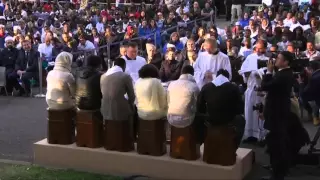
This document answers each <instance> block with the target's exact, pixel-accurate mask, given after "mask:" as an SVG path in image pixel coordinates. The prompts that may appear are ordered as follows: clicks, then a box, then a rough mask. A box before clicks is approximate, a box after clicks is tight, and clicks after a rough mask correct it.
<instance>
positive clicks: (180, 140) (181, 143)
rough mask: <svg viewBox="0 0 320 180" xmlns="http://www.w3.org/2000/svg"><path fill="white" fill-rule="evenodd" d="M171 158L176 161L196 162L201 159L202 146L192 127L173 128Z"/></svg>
mask: <svg viewBox="0 0 320 180" xmlns="http://www.w3.org/2000/svg"><path fill="white" fill-rule="evenodd" d="M170 156H171V157H172V158H176V159H185V160H196V159H198V158H199V157H200V145H199V144H197V140H196V134H195V131H194V128H193V126H192V125H190V126H188V127H185V128H177V127H174V126H171V143H170Z"/></svg>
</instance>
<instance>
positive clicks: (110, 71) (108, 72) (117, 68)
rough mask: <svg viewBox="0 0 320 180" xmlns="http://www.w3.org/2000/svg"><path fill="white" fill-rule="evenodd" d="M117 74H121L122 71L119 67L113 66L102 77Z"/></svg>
mask: <svg viewBox="0 0 320 180" xmlns="http://www.w3.org/2000/svg"><path fill="white" fill-rule="evenodd" d="M117 72H123V69H122V68H121V67H120V66H113V67H112V68H110V69H108V71H107V72H106V73H105V74H104V75H105V76H109V75H111V74H114V73H117Z"/></svg>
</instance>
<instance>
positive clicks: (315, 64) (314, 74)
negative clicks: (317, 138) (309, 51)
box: [297, 57, 320, 125]
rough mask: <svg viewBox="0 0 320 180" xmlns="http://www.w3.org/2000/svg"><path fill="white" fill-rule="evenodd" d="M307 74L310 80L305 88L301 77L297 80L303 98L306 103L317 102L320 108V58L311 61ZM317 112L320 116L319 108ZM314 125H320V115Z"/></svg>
mask: <svg viewBox="0 0 320 180" xmlns="http://www.w3.org/2000/svg"><path fill="white" fill-rule="evenodd" d="M307 72H308V75H309V77H310V78H309V79H310V80H309V82H308V84H307V85H306V86H304V83H303V81H302V79H301V77H300V76H299V78H298V79H297V80H298V83H299V85H300V89H301V92H302V93H301V98H302V99H303V100H304V101H315V103H316V106H317V107H320V93H319V92H320V57H317V59H314V60H313V61H310V63H309V67H308V68H307ZM316 111H318V114H319V108H317V109H316ZM315 114H316V113H315ZM313 124H314V125H319V124H320V119H319V115H318V117H316V116H315V117H313Z"/></svg>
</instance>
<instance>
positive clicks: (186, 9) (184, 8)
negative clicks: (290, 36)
mask: <svg viewBox="0 0 320 180" xmlns="http://www.w3.org/2000/svg"><path fill="white" fill-rule="evenodd" d="M180 9H181V8H180V7H178V8H177V10H176V13H177V14H179V16H181V15H182V14H180ZM183 13H189V6H187V5H186V6H185V7H183Z"/></svg>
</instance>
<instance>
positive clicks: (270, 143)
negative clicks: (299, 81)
mask: <svg viewBox="0 0 320 180" xmlns="http://www.w3.org/2000/svg"><path fill="white" fill-rule="evenodd" d="M291 61H293V55H292V54H291V53H290V52H288V51H283V52H280V54H279V55H278V57H277V60H276V62H275V63H274V62H273V61H272V60H270V61H268V65H267V68H268V71H267V74H266V75H265V76H264V77H263V79H262V83H261V89H260V90H262V91H265V92H267V96H266V100H265V108H264V112H263V115H264V118H265V123H264V128H265V129H267V130H269V134H268V135H267V137H266V143H267V147H268V153H269V156H270V163H271V167H272V176H271V177H264V178H262V179H272V180H283V179H284V177H285V175H286V173H287V172H288V169H289V162H290V161H289V159H290V156H289V153H288V152H289V148H288V142H289V137H288V132H289V130H288V121H289V118H290V107H291V101H290V98H291V94H292V87H293V83H294V78H293V71H292V69H291V68H290V66H289V64H290V62H291ZM274 66H276V67H277V68H278V69H279V70H278V72H277V73H275V75H273V70H274Z"/></svg>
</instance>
